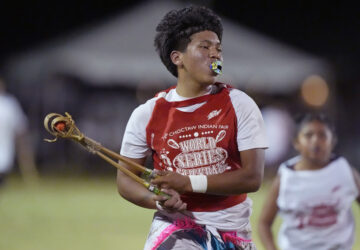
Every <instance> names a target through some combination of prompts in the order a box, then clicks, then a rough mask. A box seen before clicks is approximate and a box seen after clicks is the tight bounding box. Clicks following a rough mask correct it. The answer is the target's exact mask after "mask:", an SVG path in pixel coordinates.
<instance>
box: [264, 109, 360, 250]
mask: <svg viewBox="0 0 360 250" xmlns="http://www.w3.org/2000/svg"><path fill="white" fill-rule="evenodd" d="M335 142H336V138H335V134H334V129H333V126H332V125H331V123H329V121H328V119H327V118H326V117H325V116H324V115H321V114H307V115H305V116H304V118H303V119H302V120H301V121H300V123H299V124H298V130H297V134H296V138H295V140H294V146H295V149H296V150H297V151H298V152H299V154H300V155H299V156H297V157H295V158H292V159H290V160H288V161H286V162H285V163H283V164H282V165H281V166H280V168H279V170H278V176H277V177H276V179H275V181H274V183H273V185H272V188H271V190H270V192H269V195H268V199H267V201H266V203H265V205H264V207H263V210H262V214H261V217H260V222H259V234H260V238H261V241H262V243H263V245H264V246H265V248H266V249H267V250H273V249H276V246H275V242H274V239H273V236H272V232H271V225H272V223H273V221H274V218H275V216H276V213H277V212H279V214H280V216H281V217H282V219H283V223H282V226H281V229H280V232H279V235H278V243H279V246H280V249H291V250H300V249H301V250H303V249H317V250H318V249H319V250H322V249H324V250H325V249H342V250H350V249H351V248H352V244H353V241H354V231H355V227H354V218H353V216H352V211H351V205H352V202H353V201H354V200H355V199H356V198H357V201H358V202H359V203H360V195H359V191H360V177H359V174H358V172H357V171H356V170H355V169H353V168H352V167H350V165H349V163H348V162H347V161H346V159H345V158H343V157H339V156H335V155H334V154H333V153H332V150H333V148H334V145H335Z"/></svg>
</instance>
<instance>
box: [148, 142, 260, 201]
mask: <svg viewBox="0 0 360 250" xmlns="http://www.w3.org/2000/svg"><path fill="white" fill-rule="evenodd" d="M240 157H241V166H242V167H241V168H240V169H237V170H234V171H227V172H225V173H221V174H215V175H208V176H207V177H204V178H206V179H207V180H206V182H207V184H206V193H208V194H218V195H234V194H242V193H248V192H255V191H257V190H258V189H259V187H260V185H261V181H262V178H263V172H264V157H265V150H264V149H260V148H258V149H249V150H244V151H241V152H240ZM190 178H191V177H189V176H183V175H180V174H177V173H174V172H166V173H165V174H163V176H161V177H159V178H157V179H155V180H153V182H152V183H153V184H155V185H158V186H160V187H162V188H172V189H175V190H176V191H178V192H179V193H184V192H194V191H195V192H196V190H193V185H192V184H191V181H190Z"/></svg>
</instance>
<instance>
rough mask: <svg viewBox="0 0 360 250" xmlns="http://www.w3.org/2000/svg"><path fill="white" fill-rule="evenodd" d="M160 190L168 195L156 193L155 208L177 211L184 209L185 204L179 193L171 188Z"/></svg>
mask: <svg viewBox="0 0 360 250" xmlns="http://www.w3.org/2000/svg"><path fill="white" fill-rule="evenodd" d="M161 191H162V192H164V193H166V194H168V195H169V197H170V198H169V197H167V196H163V195H157V196H155V197H154V199H155V201H157V204H156V206H157V208H158V209H159V210H165V211H168V212H170V213H171V212H179V211H184V210H186V207H187V204H186V203H184V202H183V201H182V200H181V198H180V194H179V193H178V192H176V191H175V190H173V189H161Z"/></svg>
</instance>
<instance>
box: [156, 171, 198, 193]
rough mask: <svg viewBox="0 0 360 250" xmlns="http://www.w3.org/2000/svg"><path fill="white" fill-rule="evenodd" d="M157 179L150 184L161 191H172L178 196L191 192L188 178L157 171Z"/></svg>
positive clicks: (169, 172) (173, 173)
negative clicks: (178, 194)
mask: <svg viewBox="0 0 360 250" xmlns="http://www.w3.org/2000/svg"><path fill="white" fill-rule="evenodd" d="M156 174H157V177H156V178H155V179H153V180H151V184H153V185H156V186H158V187H159V188H161V189H163V188H164V189H174V190H176V191H177V192H179V193H180V194H182V193H185V192H192V188H191V182H190V178H189V177H188V176H185V175H181V174H178V173H175V172H171V171H157V172H156Z"/></svg>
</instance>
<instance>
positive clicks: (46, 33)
mask: <svg viewBox="0 0 360 250" xmlns="http://www.w3.org/2000/svg"><path fill="white" fill-rule="evenodd" d="M29 2H31V3H29ZM140 2H144V0H142V1H141V0H133V1H131V0H125V1H119V0H118V1H114V0H111V1H101V2H100V1H80V0H79V1H68V0H63V1H44V0H41V1H28V2H20V1H17V3H16V1H9V0H2V1H0V10H1V16H0V23H1V26H0V28H1V30H0V37H1V40H0V45H1V46H0V62H1V60H5V59H6V58H7V57H8V56H10V55H11V54H13V53H15V52H18V51H24V50H26V49H28V48H32V47H33V46H36V45H38V44H41V43H45V42H46V41H48V40H50V39H52V38H56V37H59V36H61V35H62V34H65V33H66V32H70V31H71V30H73V29H76V28H79V27H82V26H86V25H88V24H91V23H93V22H96V21H97V20H102V19H103V18H106V17H109V16H111V15H115V14H118V13H119V11H126V9H129V8H131V7H132V6H134V5H136V4H138V3H140ZM199 2H200V3H201V2H207V3H209V2H210V3H211V5H210V6H211V7H213V8H214V9H215V10H216V12H218V13H219V14H221V15H223V16H226V17H228V18H230V19H233V20H234V21H237V22H239V23H240V24H242V25H245V26H247V27H249V28H252V29H254V30H256V31H258V32H261V33H264V34H266V35H268V36H270V37H273V38H275V39H278V40H280V41H282V42H284V43H287V44H289V45H291V46H294V47H297V48H299V49H301V50H304V51H306V52H308V53H311V54H314V55H317V56H320V57H322V58H325V59H327V60H328V61H329V62H330V63H332V64H333V66H334V68H335V69H336V70H337V75H338V77H339V78H341V79H342V80H343V81H344V82H356V81H358V80H359V78H360V77H359V75H360V74H358V73H357V69H358V68H359V67H358V66H359V63H358V61H359V60H358V58H359V57H360V51H359V44H360V18H359V15H358V14H357V10H358V9H357V8H356V7H355V6H354V3H353V2H352V1H337V3H336V2H335V1H332V3H331V4H329V3H326V4H324V3H323V1H296V0H295V1H265V0H263V1H250V0H246V1H231V0H229V1H225V0H213V1H210V0H208V1H205V0H203V1H199ZM235 2H236V3H237V4H238V6H237V7H234V3H235ZM324 2H325V1H324ZM329 2H330V1H329ZM10 3H11V6H10ZM270 3H271V4H270ZM280 3H281V4H280ZM15 5H16V6H17V7H14V6H15Z"/></svg>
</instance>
